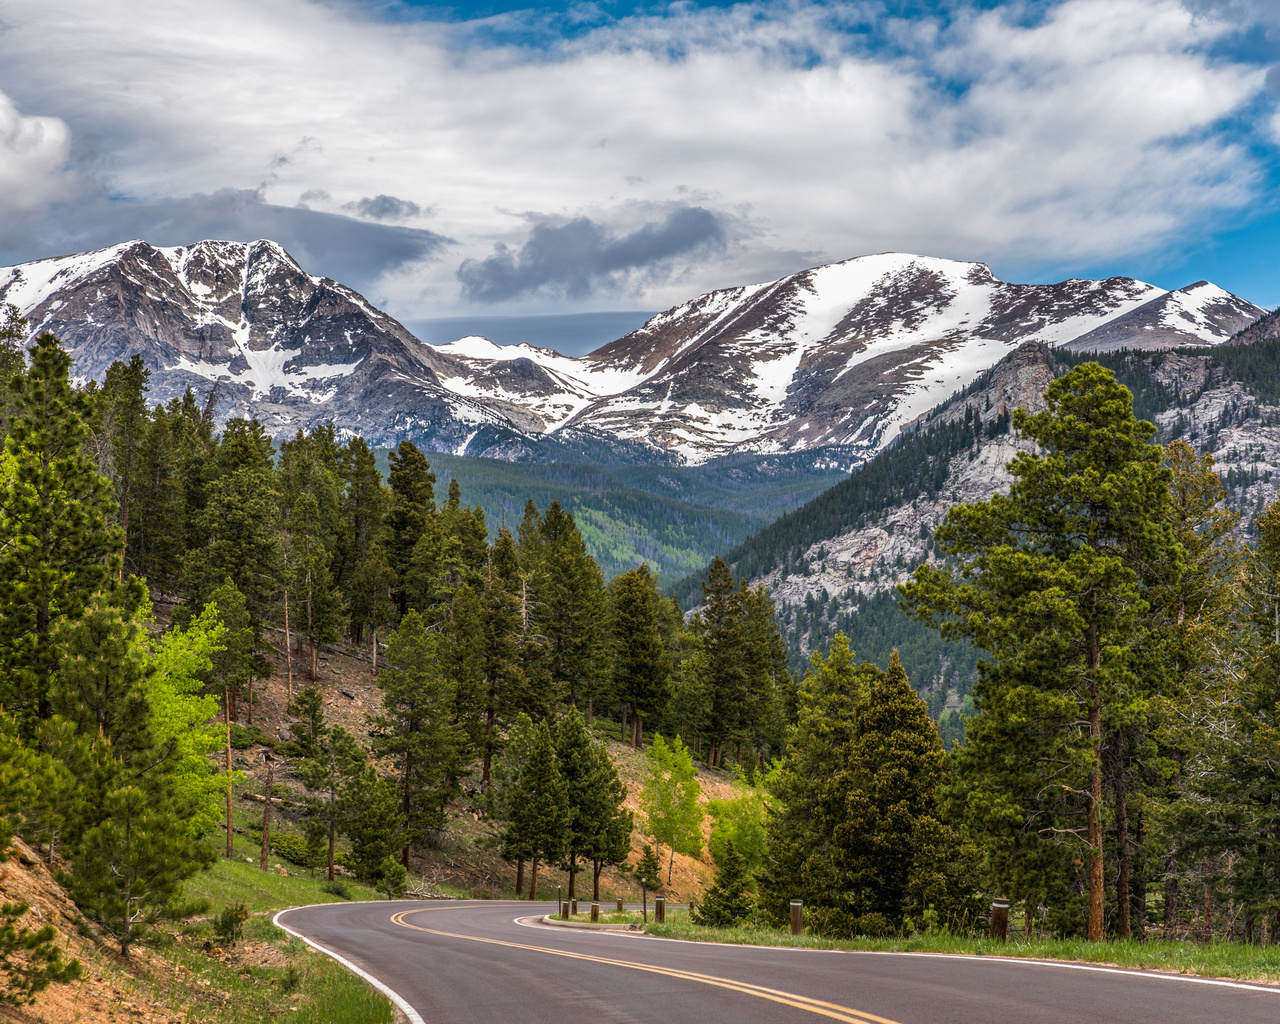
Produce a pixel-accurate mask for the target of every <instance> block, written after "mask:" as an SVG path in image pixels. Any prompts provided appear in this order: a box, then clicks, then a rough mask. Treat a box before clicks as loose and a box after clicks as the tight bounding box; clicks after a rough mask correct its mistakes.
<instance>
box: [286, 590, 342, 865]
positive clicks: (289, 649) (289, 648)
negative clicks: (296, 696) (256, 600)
mask: <svg viewBox="0 0 1280 1024" xmlns="http://www.w3.org/2000/svg"><path fill="white" fill-rule="evenodd" d="M284 662H285V665H286V666H287V667H288V671H289V682H288V694H289V700H293V644H292V642H290V640H289V588H288V587H285V588H284ZM330 872H331V873H330V875H329V881H333V874H332V868H330Z"/></svg>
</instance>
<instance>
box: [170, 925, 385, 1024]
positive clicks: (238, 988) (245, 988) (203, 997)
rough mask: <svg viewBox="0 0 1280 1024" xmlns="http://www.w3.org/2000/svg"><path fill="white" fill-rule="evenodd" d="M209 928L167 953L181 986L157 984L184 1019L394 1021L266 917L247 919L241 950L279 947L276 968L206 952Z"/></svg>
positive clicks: (373, 995) (346, 976) (372, 997)
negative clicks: (251, 947) (228, 958)
mask: <svg viewBox="0 0 1280 1024" xmlns="http://www.w3.org/2000/svg"><path fill="white" fill-rule="evenodd" d="M207 937H208V928H207V925H206V926H200V925H195V926H189V927H188V928H187V929H185V934H184V935H183V936H182V940H181V941H178V942H175V943H174V944H173V945H172V946H170V947H169V948H168V949H166V950H164V956H165V959H166V960H168V961H169V963H170V964H172V965H173V967H174V969H175V974H176V978H175V980H176V981H177V982H178V984H177V985H176V986H172V985H164V984H161V983H160V982H158V981H157V982H153V986H152V993H151V995H152V998H153V999H155V1000H156V1001H158V1002H162V1003H167V1004H168V1005H169V1006H170V1007H171V1008H172V1009H174V1010H176V1011H178V1012H180V1013H182V1014H183V1019H185V1020H190V1021H197V1020H198V1021H207V1022H210V1024H275V1022H283V1021H285V1020H288V1021H290V1022H295V1024H296V1022H303V1021H305V1022H308V1024H313V1022H314V1024H319V1022H321V1021H325V1022H337V1021H341V1022H343V1024H393V1021H394V1020H395V1013H394V1010H393V1008H392V1006H391V1001H390V1000H389V999H387V998H386V997H385V996H383V995H382V994H381V993H380V992H376V991H374V990H373V989H372V988H370V987H369V986H368V985H367V984H366V983H365V982H364V981H363V980H362V979H361V978H358V977H356V976H355V975H354V974H351V973H350V972H349V971H347V969H346V968H344V967H343V966H342V965H341V964H339V963H338V962H337V961H335V960H333V959H331V958H329V957H327V956H325V955H324V954H322V953H318V952H316V951H315V950H313V949H311V948H310V947H309V946H307V945H306V943H304V942H302V941H301V940H299V939H294V938H290V937H289V936H288V935H287V934H286V933H285V932H284V931H282V930H281V929H279V928H277V927H275V926H274V925H273V924H271V922H270V921H269V920H267V919H265V918H256V919H252V920H250V921H248V922H246V924H245V928H244V936H243V939H242V940H241V944H240V945H239V946H237V947H236V952H242V951H244V950H245V948H246V946H248V945H253V946H256V947H257V948H258V949H259V950H261V947H262V946H263V945H264V944H265V945H267V946H269V947H274V950H275V952H276V954H277V955H276V956H274V957H273V958H272V959H273V960H274V961H275V962H274V963H273V964H272V965H271V966H260V965H256V964H254V963H253V962H252V961H251V960H249V959H247V958H246V959H233V960H230V961H226V960H223V959H220V958H219V957H217V956H211V955H209V954H207V953H205V952H204V951H203V948H202V947H203V941H204V939H205V938H207Z"/></svg>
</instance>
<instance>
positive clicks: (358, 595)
mask: <svg viewBox="0 0 1280 1024" xmlns="http://www.w3.org/2000/svg"><path fill="white" fill-rule="evenodd" d="M395 586H396V573H395V570H394V569H392V568H391V564H390V563H389V562H388V561H387V555H386V551H385V550H384V549H383V547H382V545H381V544H378V543H376V542H375V543H373V544H371V545H369V548H368V550H367V551H366V552H365V555H364V557H363V558H362V559H361V560H360V561H359V562H357V563H356V567H355V571H354V572H353V573H352V574H351V584H350V591H351V602H350V605H351V621H352V624H353V625H354V626H355V627H356V629H355V634H356V640H357V642H359V638H360V636H361V634H362V633H363V629H364V627H365V626H368V627H369V651H370V653H371V660H372V666H373V668H372V670H373V674H374V675H377V674H378V633H379V631H380V630H382V629H383V628H385V627H387V626H390V625H391V624H392V623H393V622H395V615H396V605H395V600H394V595H395Z"/></svg>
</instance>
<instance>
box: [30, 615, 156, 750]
mask: <svg viewBox="0 0 1280 1024" xmlns="http://www.w3.org/2000/svg"><path fill="white" fill-rule="evenodd" d="M137 633H138V627H137V626H136V625H135V624H134V623H133V622H132V621H131V620H130V619H127V618H125V617H124V616H123V615H122V614H121V612H120V610H119V609H117V608H113V607H112V606H111V605H110V604H108V603H107V600H106V598H105V596H104V595H101V594H99V595H97V596H96V597H95V598H94V600H93V601H92V603H91V604H89V606H88V607H87V608H86V609H85V610H84V613H83V614H82V615H81V616H80V617H79V618H78V619H76V620H74V621H67V620H65V619H64V620H62V621H61V622H60V623H59V624H58V627H57V629H55V631H54V641H55V643H56V644H57V645H58V647H59V648H60V649H61V651H62V652H63V655H62V659H61V661H60V662H59V665H58V671H57V674H56V675H55V677H54V680H53V682H52V683H51V684H50V688H49V707H50V710H51V711H52V712H53V713H54V714H56V715H61V716H62V717H63V718H64V719H65V720H66V721H69V722H74V723H75V725H76V727H77V728H78V729H79V730H80V731H81V732H82V733H85V734H87V735H98V736H101V737H103V738H104V739H106V740H107V741H108V742H109V743H110V744H111V746H112V749H113V750H114V752H115V754H116V756H118V757H120V758H121V759H122V760H123V761H124V762H125V764H126V765H128V766H129V767H130V768H132V769H135V770H138V769H141V768H142V767H144V766H146V767H150V764H151V762H153V761H155V760H156V759H157V756H158V755H157V751H156V750H155V745H156V737H155V735H154V733H153V731H152V728H151V705H150V701H149V699H148V689H149V682H150V676H151V666H149V665H148V664H147V663H146V661H145V660H144V659H143V657H142V656H141V651H140V650H139V645H138V641H137Z"/></svg>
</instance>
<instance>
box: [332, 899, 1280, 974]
mask: <svg viewBox="0 0 1280 1024" xmlns="http://www.w3.org/2000/svg"><path fill="white" fill-rule="evenodd" d="M322 905H323V904H322ZM526 927H528V925H526ZM598 934H601V935H612V936H615V937H619V938H624V939H625V938H631V937H632V933H630V932H614V931H604V930H601V931H600V932H599V933H598ZM645 938H649V939H657V940H658V941H659V942H683V943H687V944H689V945H692V946H726V947H736V948H738V949H768V950H775V951H776V950H783V949H785V950H790V951H791V952H793V953H835V954H841V955H845V956H907V957H920V958H922V959H923V958H928V959H932V960H978V961H981V962H982V963H985V964H1022V965H1024V966H1027V967H1057V968H1061V969H1063V970H1069V971H1096V972H1097V973H1099V974H1128V975H1131V976H1132V977H1135V978H1150V979H1152V980H1153V981H1185V982H1188V983H1190V984H1193V985H1217V986H1219V987H1221V988H1241V989H1245V990H1247V991H1249V992H1266V993H1268V994H1269V995H1273V996H1274V995H1280V988H1278V987H1276V986H1273V985H1255V984H1250V983H1249V982H1245V981H1226V980H1224V979H1221V978H1200V977H1197V976H1195V975H1186V974H1172V973H1170V972H1167V971H1141V970H1135V969H1132V968H1128V967H1101V966H1095V965H1094V964H1078V963H1069V962H1067V961H1065V960H1031V959H1027V958H1024V957H1014V956H1000V955H998V954H993V955H991V956H976V955H974V954H972V953H911V952H907V951H905V950H888V949H808V948H806V947H804V946H759V945H756V944H754V943H746V942H701V941H699V940H697V939H668V938H666V937H664V936H659V935H646V936H645Z"/></svg>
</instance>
